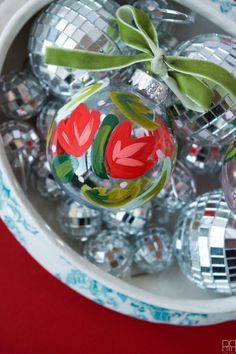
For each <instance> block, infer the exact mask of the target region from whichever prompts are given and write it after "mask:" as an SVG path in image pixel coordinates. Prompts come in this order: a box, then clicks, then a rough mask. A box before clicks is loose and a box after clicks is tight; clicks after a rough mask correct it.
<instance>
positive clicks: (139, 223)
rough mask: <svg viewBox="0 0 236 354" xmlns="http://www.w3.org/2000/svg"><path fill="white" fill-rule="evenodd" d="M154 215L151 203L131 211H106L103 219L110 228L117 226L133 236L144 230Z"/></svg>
mask: <svg viewBox="0 0 236 354" xmlns="http://www.w3.org/2000/svg"><path fill="white" fill-rule="evenodd" d="M151 217H152V209H151V203H147V204H145V205H143V206H142V207H140V208H136V209H132V210H129V211H117V212H104V213H103V219H104V221H105V223H106V226H107V228H108V229H113V228H117V229H118V230H121V231H123V232H124V233H125V234H127V235H129V236H132V235H137V233H138V232H140V231H141V230H144V229H145V228H146V226H147V224H148V222H149V221H150V219H151Z"/></svg>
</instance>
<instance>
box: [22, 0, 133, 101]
mask: <svg viewBox="0 0 236 354" xmlns="http://www.w3.org/2000/svg"><path fill="white" fill-rule="evenodd" d="M117 8H118V4H117V3H116V2H115V1H113V0H86V1H78V0H58V1H56V2H55V1H53V2H52V3H51V4H50V5H49V6H48V7H46V8H45V9H44V10H43V11H42V12H41V13H40V15H39V16H38V17H37V19H36V20H35V22H34V25H33V27H32V30H31V33H30V39H29V45H28V49H29V57H30V63H31V66H32V70H33V72H34V74H35V75H36V76H37V77H38V79H39V80H40V82H41V84H42V85H43V86H44V87H45V88H47V89H48V90H50V91H51V92H52V93H53V94H54V95H56V96H60V97H71V96H72V95H74V94H75V93H76V92H77V91H78V90H79V89H80V88H82V87H84V86H86V85H89V84H91V83H93V82H95V81H97V80H100V79H101V78H104V77H106V76H107V75H108V73H107V72H88V71H85V70H72V69H68V68H64V67H58V66H55V65H46V64H45V63H44V56H45V48H46V47H50V46H51V47H58V48H64V49H82V50H89V51H94V52H103V53H107V54H116V55H118V54H124V53H126V52H127V54H128V53H129V49H128V48H127V46H125V45H124V43H123V42H122V41H121V40H120V38H119V31H118V27H117V23H116V19H115V13H116V10H117ZM131 71H132V70H130V69H125V70H122V71H119V72H118V71H113V72H110V73H109V75H110V76H111V77H112V78H115V79H116V80H118V81H121V82H126V81H127V78H128V77H129V76H130V72H131Z"/></svg>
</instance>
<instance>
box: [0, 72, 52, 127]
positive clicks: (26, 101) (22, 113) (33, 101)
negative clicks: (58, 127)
mask: <svg viewBox="0 0 236 354" xmlns="http://www.w3.org/2000/svg"><path fill="white" fill-rule="evenodd" d="M46 98H47V96H46V93H45V91H44V89H43V88H42V87H41V86H40V84H39V82H38V81H37V80H36V78H35V77H34V76H33V75H32V74H31V73H30V72H29V71H27V70H25V71H20V72H17V71H11V72H9V73H8V74H7V75H4V76H2V77H1V78H0V110H1V111H2V112H3V113H4V115H5V116H6V117H7V118H12V119H15V120H19V121H21V120H26V119H29V118H32V117H33V116H35V115H37V114H38V113H39V112H40V111H41V109H42V107H43V104H44V102H45V100H46Z"/></svg>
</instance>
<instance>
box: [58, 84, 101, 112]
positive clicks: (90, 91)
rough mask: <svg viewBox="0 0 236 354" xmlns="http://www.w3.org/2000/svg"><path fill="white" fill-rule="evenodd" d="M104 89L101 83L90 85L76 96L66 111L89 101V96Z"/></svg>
mask: <svg viewBox="0 0 236 354" xmlns="http://www.w3.org/2000/svg"><path fill="white" fill-rule="evenodd" d="M102 87H103V83H102V82H101V81H98V82H96V83H95V84H92V85H89V86H87V87H85V88H83V89H82V90H80V91H79V92H78V94H76V96H75V97H74V98H73V100H72V101H70V102H69V103H68V104H67V105H66V107H65V109H70V108H71V107H72V106H74V105H77V104H79V103H81V102H83V101H84V100H85V99H87V98H88V97H89V96H91V95H93V94H94V93H95V92H97V91H99V90H100V89H101V88H102Z"/></svg>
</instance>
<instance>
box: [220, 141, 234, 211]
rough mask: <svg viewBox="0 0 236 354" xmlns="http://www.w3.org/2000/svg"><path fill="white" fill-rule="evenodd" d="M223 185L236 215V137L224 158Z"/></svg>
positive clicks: (230, 206)
mask: <svg viewBox="0 0 236 354" xmlns="http://www.w3.org/2000/svg"><path fill="white" fill-rule="evenodd" d="M222 187H223V190H224V194H225V199H226V201H227V203H228V207H229V208H230V209H231V210H232V212H233V213H234V214H235V215H236V139H235V140H234V141H233V143H232V144H231V145H230V146H229V148H228V150H227V152H226V155H225V158H224V164H223V167H222Z"/></svg>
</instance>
